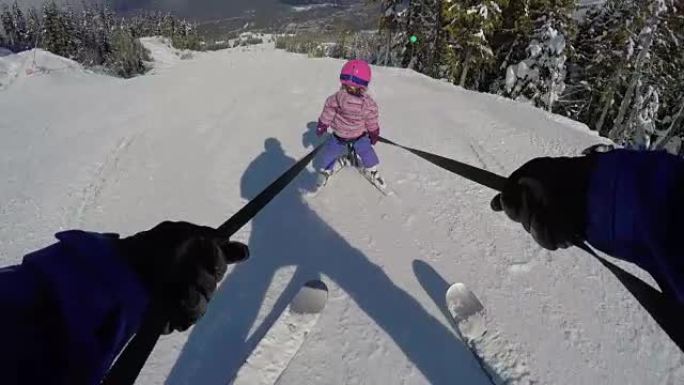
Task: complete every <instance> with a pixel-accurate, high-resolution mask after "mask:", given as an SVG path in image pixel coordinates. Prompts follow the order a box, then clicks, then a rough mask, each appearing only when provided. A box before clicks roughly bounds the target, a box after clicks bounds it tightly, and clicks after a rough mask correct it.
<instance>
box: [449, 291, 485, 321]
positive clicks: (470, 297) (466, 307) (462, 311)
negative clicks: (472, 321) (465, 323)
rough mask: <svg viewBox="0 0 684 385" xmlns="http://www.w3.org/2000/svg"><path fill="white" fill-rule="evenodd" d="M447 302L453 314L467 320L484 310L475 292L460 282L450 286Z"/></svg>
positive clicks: (457, 317)
mask: <svg viewBox="0 0 684 385" xmlns="http://www.w3.org/2000/svg"><path fill="white" fill-rule="evenodd" d="M446 302H447V306H448V307H449V312H450V313H451V316H452V317H454V318H455V319H460V320H465V319H468V318H470V317H471V316H473V315H475V314H478V313H481V312H482V311H483V310H484V306H483V305H482V302H480V300H479V299H478V298H477V296H476V295H475V293H473V292H472V291H470V289H468V287H467V286H466V285H465V284H463V283H460V282H457V283H454V284H453V285H451V286H450V287H449V290H447V292H446Z"/></svg>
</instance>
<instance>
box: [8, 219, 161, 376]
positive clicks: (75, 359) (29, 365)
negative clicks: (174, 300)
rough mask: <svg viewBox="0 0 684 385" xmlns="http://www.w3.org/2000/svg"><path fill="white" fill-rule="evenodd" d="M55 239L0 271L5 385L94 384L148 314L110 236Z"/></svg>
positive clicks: (133, 275)
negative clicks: (21, 260) (50, 243)
mask: <svg viewBox="0 0 684 385" xmlns="http://www.w3.org/2000/svg"><path fill="white" fill-rule="evenodd" d="M57 238H58V239H59V242H58V243H56V244H54V245H52V246H49V247H47V248H45V249H42V250H39V251H36V252H34V253H32V254H29V255H27V256H26V257H25V258H24V260H23V263H22V264H21V265H18V266H12V267H8V268H4V269H0V308H1V309H2V316H0V331H1V333H3V334H4V337H3V338H2V343H1V344H0V373H2V376H3V383H8V384H76V385H80V384H83V385H91V384H99V382H100V381H101V379H102V377H103V376H104V374H105V373H106V371H107V369H108V368H109V366H110V365H111V363H112V362H113V360H114V358H115V357H116V355H117V354H118V353H119V352H120V350H121V349H122V348H123V346H125V344H126V342H127V341H128V340H129V339H130V337H131V336H132V335H133V334H134V332H135V331H136V330H137V328H138V327H139V325H140V324H141V322H142V317H143V316H144V312H145V310H146V309H147V306H148V301H149V298H148V293H147V292H146V290H145V288H144V287H143V286H142V284H141V282H140V281H139V278H138V277H137V275H136V273H135V272H134V271H132V270H130V268H129V267H128V265H127V264H126V263H125V262H124V260H123V259H122V258H121V256H119V255H118V254H117V252H116V250H115V248H114V243H113V238H112V236H110V235H101V234H93V233H85V232H82V231H69V232H63V233H59V234H57ZM6 380H7V382H5V381H6Z"/></svg>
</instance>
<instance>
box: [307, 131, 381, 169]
mask: <svg viewBox="0 0 684 385" xmlns="http://www.w3.org/2000/svg"><path fill="white" fill-rule="evenodd" d="M349 142H352V143H354V150H355V151H356V153H357V154H358V155H359V157H360V158H361V163H363V167H365V168H371V167H374V166H377V165H378V164H379V163H380V160H379V159H378V155H377V154H376V153H375V150H374V149H373V145H371V142H370V139H369V138H368V135H364V136H362V137H360V138H358V139H350V140H345V139H341V138H338V137H337V136H335V135H333V136H332V138H330V140H329V141H328V143H326V145H325V147H324V148H323V152H322V153H321V163H320V164H321V165H323V168H325V169H326V170H332V168H333V166H334V165H335V161H336V160H337V158H339V157H341V156H343V155H347V144H348V143H349Z"/></svg>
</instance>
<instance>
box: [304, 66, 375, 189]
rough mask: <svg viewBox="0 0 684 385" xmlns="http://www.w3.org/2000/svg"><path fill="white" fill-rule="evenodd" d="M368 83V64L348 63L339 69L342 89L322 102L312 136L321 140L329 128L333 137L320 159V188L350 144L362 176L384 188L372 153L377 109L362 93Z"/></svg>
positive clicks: (368, 97)
mask: <svg viewBox="0 0 684 385" xmlns="http://www.w3.org/2000/svg"><path fill="white" fill-rule="evenodd" d="M370 80H371V68H370V66H369V65H368V63H366V62H365V61H363V60H351V61H349V62H347V63H346V64H345V65H344V67H342V73H341V74H340V82H341V83H342V87H341V88H340V90H339V91H337V92H336V93H335V94H333V95H332V96H330V97H328V99H327V100H326V101H325V106H324V107H323V112H322V113H321V116H320V118H319V119H318V127H317V129H316V133H317V134H318V136H321V135H323V134H324V133H325V132H326V131H327V130H328V127H330V128H331V129H332V131H333V137H332V138H330V140H329V141H328V143H327V144H326V146H325V148H324V149H323V152H322V155H321V157H322V159H321V160H322V164H323V169H321V170H320V175H321V179H320V183H319V185H321V186H322V185H325V184H326V183H327V181H328V178H329V177H330V176H331V175H332V173H333V169H334V167H335V163H336V162H337V160H338V158H340V157H342V156H344V155H346V154H347V146H348V145H349V144H351V145H352V146H353V147H354V150H355V151H356V154H358V156H359V157H360V158H361V163H362V165H363V167H364V170H363V171H364V173H365V174H366V176H367V177H368V178H369V179H370V181H371V182H372V183H374V184H376V185H377V186H379V187H380V188H384V187H385V182H384V181H383V179H382V178H381V177H380V174H379V173H378V168H377V166H378V164H379V163H380V161H379V160H378V156H377V154H376V153H375V150H373V146H374V145H375V143H377V141H378V138H379V137H380V126H379V124H378V105H377V104H376V103H375V101H374V100H373V98H371V97H370V96H369V95H368V94H367V93H366V90H367V89H368V84H369V83H370Z"/></svg>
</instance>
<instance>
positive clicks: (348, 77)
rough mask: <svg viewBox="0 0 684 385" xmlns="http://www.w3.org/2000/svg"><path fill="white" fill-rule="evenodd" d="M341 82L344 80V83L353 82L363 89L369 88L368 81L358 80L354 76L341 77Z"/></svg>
mask: <svg viewBox="0 0 684 385" xmlns="http://www.w3.org/2000/svg"><path fill="white" fill-rule="evenodd" d="M340 80H343V81H348V80H351V82H352V83H354V84H358V85H360V86H363V87H368V82H367V81H365V80H363V79H361V78H357V77H356V76H352V75H340Z"/></svg>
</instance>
